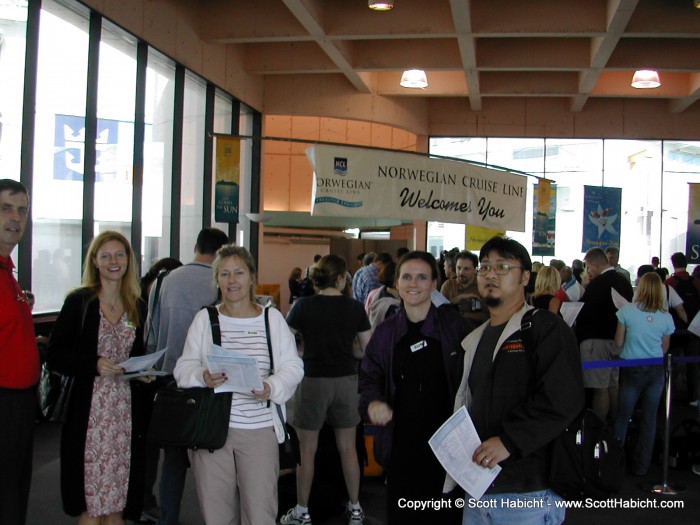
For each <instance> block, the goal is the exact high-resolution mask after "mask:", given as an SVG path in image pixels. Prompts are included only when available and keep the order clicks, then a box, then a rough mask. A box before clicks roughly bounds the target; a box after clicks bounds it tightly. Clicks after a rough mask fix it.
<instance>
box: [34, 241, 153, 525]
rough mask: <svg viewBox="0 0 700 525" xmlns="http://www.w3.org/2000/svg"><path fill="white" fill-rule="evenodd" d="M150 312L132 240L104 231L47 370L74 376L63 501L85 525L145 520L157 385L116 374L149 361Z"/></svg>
mask: <svg viewBox="0 0 700 525" xmlns="http://www.w3.org/2000/svg"><path fill="white" fill-rule="evenodd" d="M144 318H145V304H144V303H143V301H142V300H141V299H140V290H139V283H138V279H137V270H136V261H135V258H134V255H133V251H132V249H131V246H130V245H129V242H128V241H127V240H126V238H125V237H124V236H123V235H121V234H120V233H118V232H113V231H105V232H102V233H101V234H100V235H98V236H97V237H95V239H94V240H93V241H92V243H91V244H90V248H89V249H88V253H87V256H86V258H85V264H84V270H83V281H82V286H81V287H80V288H78V289H77V290H74V291H73V292H71V293H70V294H69V295H68V297H67V298H66V300H65V303H64V305H63V308H62V309H61V313H60V314H59V316H58V319H57V320H56V324H55V326H54V329H53V332H52V334H51V338H50V340H49V348H48V358H47V365H48V366H49V368H50V369H53V370H56V371H58V372H61V373H63V374H66V375H69V376H73V378H74V379H73V389H72V392H71V398H70V400H69V408H68V415H67V420H66V423H65V424H64V426H63V432H62V435H61V495H62V499H63V508H64V511H65V512H66V514H68V515H70V516H77V517H79V519H78V523H79V524H80V525H89V524H98V523H103V524H106V525H112V524H123V523H125V519H136V520H138V518H139V516H140V511H141V509H140V505H141V499H142V492H143V464H142V462H143V457H144V452H143V445H144V444H143V435H144V434H145V432H144V431H145V425H146V423H147V418H145V417H143V413H142V411H140V410H139V409H140V407H141V398H142V396H143V398H144V399H145V396H146V392H145V389H147V388H148V387H147V385H146V384H145V383H148V382H150V381H151V378H148V377H147V378H140V379H139V380H135V381H123V380H122V379H120V377H119V376H121V375H122V374H123V373H124V370H123V369H122V368H121V367H120V366H118V363H122V362H123V361H125V360H127V359H128V358H129V357H130V356H135V355H141V354H143V319H144Z"/></svg>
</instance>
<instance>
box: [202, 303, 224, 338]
mask: <svg viewBox="0 0 700 525" xmlns="http://www.w3.org/2000/svg"><path fill="white" fill-rule="evenodd" d="M205 308H206V309H207V313H208V314H209V324H210V325H211V338H212V341H213V342H214V344H215V345H219V346H221V325H219V311H218V310H217V309H216V306H206V307H205Z"/></svg>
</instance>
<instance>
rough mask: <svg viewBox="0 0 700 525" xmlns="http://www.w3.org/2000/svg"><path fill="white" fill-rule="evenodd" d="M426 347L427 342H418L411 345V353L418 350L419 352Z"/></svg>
mask: <svg viewBox="0 0 700 525" xmlns="http://www.w3.org/2000/svg"><path fill="white" fill-rule="evenodd" d="M426 346H428V342H427V341H418V342H417V343H416V344H413V345H411V352H417V351H418V350H421V349H423V348H425V347H426Z"/></svg>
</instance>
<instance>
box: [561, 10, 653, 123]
mask: <svg viewBox="0 0 700 525" xmlns="http://www.w3.org/2000/svg"><path fill="white" fill-rule="evenodd" d="M638 2H639V0H608V13H607V31H606V33H605V36H603V37H596V38H593V39H591V67H590V68H588V69H586V70H584V71H582V72H581V74H580V75H579V86H578V94H577V95H576V96H575V97H574V98H573V101H572V104H571V111H573V112H580V111H582V110H583V106H584V105H585V104H586V102H587V101H588V97H589V96H590V94H591V92H592V91H593V88H594V87H595V85H596V83H597V82H598V79H599V78H600V74H601V72H602V71H603V68H604V67H605V65H606V64H607V63H608V61H609V60H610V57H611V56H612V53H613V51H614V50H615V47H617V44H618V42H619V41H620V38H621V37H622V33H623V32H624V31H625V28H626V27H627V24H628V23H629V21H630V18H632V14H633V13H634V10H635V9H636V8H637V3H638Z"/></svg>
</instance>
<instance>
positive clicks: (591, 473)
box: [520, 309, 625, 500]
mask: <svg viewBox="0 0 700 525" xmlns="http://www.w3.org/2000/svg"><path fill="white" fill-rule="evenodd" d="M537 312H538V309H533V310H528V311H527V312H525V315H524V316H523V319H522V322H521V325H520V336H521V339H522V341H523V345H524V346H525V352H526V353H527V354H528V357H529V358H530V362H531V363H532V355H533V352H532V350H533V341H532V332H531V328H532V317H533V316H534V315H535V314H536V313H537ZM550 460H551V462H550V468H549V488H551V489H552V490H553V491H554V492H556V493H557V494H559V495H560V496H561V497H563V498H564V499H567V500H583V499H585V498H592V499H605V498H608V497H609V496H610V495H611V494H613V493H616V492H619V491H620V489H621V488H622V482H623V481H624V478H625V453H624V450H623V448H622V444H621V443H620V442H619V441H618V440H616V439H615V438H614V436H613V433H612V430H611V429H610V428H608V427H607V426H606V425H605V423H603V421H601V419H600V417H598V414H596V413H595V412H593V411H592V410H590V409H584V410H583V411H582V412H581V413H580V414H579V415H577V416H576V418H575V419H574V420H573V421H572V422H571V423H570V424H569V425H568V426H567V427H566V428H565V429H564V431H563V432H562V433H561V434H559V435H558V436H557V437H556V438H554V440H553V441H552V446H551V453H550Z"/></svg>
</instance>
